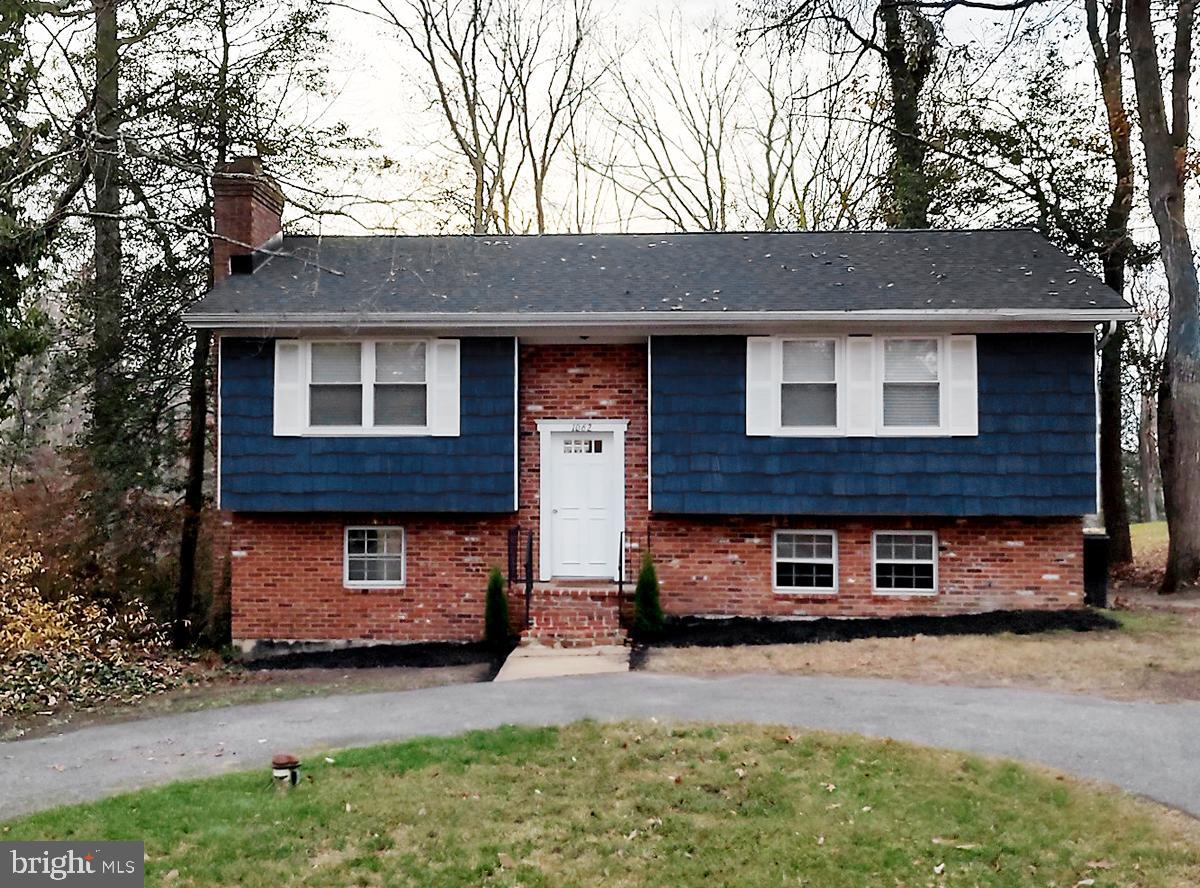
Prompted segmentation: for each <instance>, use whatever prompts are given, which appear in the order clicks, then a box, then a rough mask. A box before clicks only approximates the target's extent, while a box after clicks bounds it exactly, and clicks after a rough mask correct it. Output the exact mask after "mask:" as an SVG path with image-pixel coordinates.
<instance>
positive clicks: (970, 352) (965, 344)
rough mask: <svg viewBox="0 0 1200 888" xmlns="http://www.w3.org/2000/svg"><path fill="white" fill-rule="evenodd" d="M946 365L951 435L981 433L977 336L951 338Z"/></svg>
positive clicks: (949, 338)
mask: <svg viewBox="0 0 1200 888" xmlns="http://www.w3.org/2000/svg"><path fill="white" fill-rule="evenodd" d="M947 341H948V343H949V349H948V352H949V355H948V357H949V360H948V361H947V366H948V368H949V372H948V373H947V376H948V377H949V378H948V379H947V387H948V389H949V397H950V409H949V411H948V416H949V419H950V423H949V427H950V428H949V430H950V434H951V435H978V434H979V382H978V372H977V370H976V366H975V364H976V362H975V337H974V336H950V337H948V339H947Z"/></svg>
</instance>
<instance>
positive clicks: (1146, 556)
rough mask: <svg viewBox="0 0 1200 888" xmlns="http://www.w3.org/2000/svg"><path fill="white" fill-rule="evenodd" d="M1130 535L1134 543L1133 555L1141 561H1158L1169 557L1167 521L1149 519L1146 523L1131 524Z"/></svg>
mask: <svg viewBox="0 0 1200 888" xmlns="http://www.w3.org/2000/svg"><path fill="white" fill-rule="evenodd" d="M1129 536H1130V540H1131V542H1132V543H1133V557H1134V558H1135V559H1136V560H1137V561H1138V562H1139V563H1145V562H1155V563H1158V562H1161V561H1163V560H1164V559H1165V558H1166V557H1167V522H1165V521H1148V522H1146V523H1144V524H1131V525H1129ZM1158 566H1159V567H1161V566H1162V565H1161V564H1159V565H1158Z"/></svg>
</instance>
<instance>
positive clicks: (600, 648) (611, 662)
mask: <svg viewBox="0 0 1200 888" xmlns="http://www.w3.org/2000/svg"><path fill="white" fill-rule="evenodd" d="M628 671H629V648H627V647H625V646H624V645H619V646H618V645H597V646H594V647H588V648H574V649H572V650H563V649H561V648H549V647H545V646H544V645H540V644H531V645H529V646H527V647H519V648H517V649H515V650H514V651H513V652H512V653H511V654H509V655H508V659H507V660H505V661H504V665H503V666H502V667H501V668H500V671H499V672H498V673H497V674H496V677H495V679H493V681H517V680H519V679H522V678H549V677H551V676H557V675H598V674H601V673H608V672H628Z"/></svg>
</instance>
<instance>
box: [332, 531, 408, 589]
mask: <svg viewBox="0 0 1200 888" xmlns="http://www.w3.org/2000/svg"><path fill="white" fill-rule="evenodd" d="M344 571H345V572H344V577H343V579H344V582H345V584H346V585H347V586H351V587H361V588H367V589H369V588H379V587H387V586H403V585H404V528H402V527H347V528H346V541H345V559H344Z"/></svg>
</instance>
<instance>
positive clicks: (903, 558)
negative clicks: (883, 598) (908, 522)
mask: <svg viewBox="0 0 1200 888" xmlns="http://www.w3.org/2000/svg"><path fill="white" fill-rule="evenodd" d="M871 550H872V557H871V572H872V574H873V576H874V587H875V591H876V592H877V593H879V594H881V595H936V594H937V561H938V541H937V534H936V533H934V532H933V531H930V530H903V531H893V530H877V531H875V533H874V534H873V535H872V540H871Z"/></svg>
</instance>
